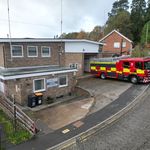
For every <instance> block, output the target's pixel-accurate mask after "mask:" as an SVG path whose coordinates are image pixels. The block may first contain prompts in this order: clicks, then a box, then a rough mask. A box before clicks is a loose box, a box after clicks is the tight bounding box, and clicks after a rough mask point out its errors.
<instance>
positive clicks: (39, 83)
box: [34, 79, 44, 91]
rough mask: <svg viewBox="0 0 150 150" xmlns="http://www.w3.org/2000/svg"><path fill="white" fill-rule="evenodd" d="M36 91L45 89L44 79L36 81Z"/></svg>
mask: <svg viewBox="0 0 150 150" xmlns="http://www.w3.org/2000/svg"><path fill="white" fill-rule="evenodd" d="M34 86H35V91H37V90H42V89H44V79H43V80H35V81H34Z"/></svg>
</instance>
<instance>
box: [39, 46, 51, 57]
mask: <svg viewBox="0 0 150 150" xmlns="http://www.w3.org/2000/svg"><path fill="white" fill-rule="evenodd" d="M43 48H48V49H49V55H47V56H44V55H43ZM41 57H51V48H50V47H49V46H41Z"/></svg>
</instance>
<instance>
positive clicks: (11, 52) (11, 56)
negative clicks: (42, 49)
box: [11, 45, 24, 58]
mask: <svg viewBox="0 0 150 150" xmlns="http://www.w3.org/2000/svg"><path fill="white" fill-rule="evenodd" d="M13 46H19V47H21V52H22V55H21V56H14V55H13ZM11 57H14V58H15V57H16V58H19V57H24V55H23V45H11Z"/></svg>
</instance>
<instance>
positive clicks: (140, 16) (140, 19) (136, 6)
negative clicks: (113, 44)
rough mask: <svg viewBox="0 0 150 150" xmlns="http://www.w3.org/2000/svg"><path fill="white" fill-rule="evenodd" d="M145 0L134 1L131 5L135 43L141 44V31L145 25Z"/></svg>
mask: <svg viewBox="0 0 150 150" xmlns="http://www.w3.org/2000/svg"><path fill="white" fill-rule="evenodd" d="M145 11H146V2H145V0H133V1H132V4H131V22H132V34H133V40H134V42H135V43H138V42H140V37H141V31H142V28H143V26H144V23H145Z"/></svg>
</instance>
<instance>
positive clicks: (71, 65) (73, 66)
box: [69, 64, 78, 69]
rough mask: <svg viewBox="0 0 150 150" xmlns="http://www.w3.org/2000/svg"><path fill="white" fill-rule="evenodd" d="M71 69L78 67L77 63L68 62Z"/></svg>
mask: <svg viewBox="0 0 150 150" xmlns="http://www.w3.org/2000/svg"><path fill="white" fill-rule="evenodd" d="M69 66H70V68H71V69H78V64H70V65H69Z"/></svg>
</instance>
